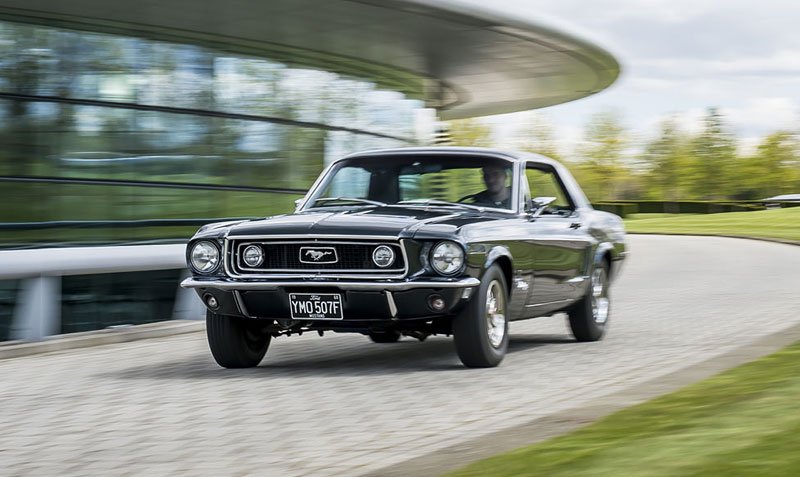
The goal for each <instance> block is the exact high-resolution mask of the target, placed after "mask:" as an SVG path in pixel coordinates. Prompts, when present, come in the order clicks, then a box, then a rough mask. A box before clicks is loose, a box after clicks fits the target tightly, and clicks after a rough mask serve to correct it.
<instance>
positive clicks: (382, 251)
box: [372, 245, 394, 268]
mask: <svg viewBox="0 0 800 477" xmlns="http://www.w3.org/2000/svg"><path fill="white" fill-rule="evenodd" d="M372 261H373V262H375V265H377V266H379V267H381V268H386V267H388V266H389V265H391V264H393V263H394V250H392V249H391V247H388V246H386V245H378V246H377V247H375V250H373V252H372Z"/></svg>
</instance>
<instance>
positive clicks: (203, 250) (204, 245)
mask: <svg viewBox="0 0 800 477" xmlns="http://www.w3.org/2000/svg"><path fill="white" fill-rule="evenodd" d="M187 258H188V260H187V261H188V262H189V268H191V269H192V271H193V272H195V273H198V274H201V275H211V274H212V273H215V272H216V271H217V270H219V268H220V266H221V265H222V253H221V252H220V249H219V245H218V244H217V243H216V242H213V241H211V240H198V241H197V242H195V243H193V244H192V246H191V249H190V250H189V253H188V257H187ZM209 264H210V266H207V265H209Z"/></svg>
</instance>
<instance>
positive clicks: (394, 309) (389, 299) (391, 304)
mask: <svg viewBox="0 0 800 477" xmlns="http://www.w3.org/2000/svg"><path fill="white" fill-rule="evenodd" d="M386 301H387V302H388V303H389V313H391V314H392V318H394V317H396V316H397V303H395V302H394V297H393V296H392V292H390V291H389V290H386Z"/></svg>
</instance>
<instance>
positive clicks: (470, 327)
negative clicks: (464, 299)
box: [453, 265, 508, 368]
mask: <svg viewBox="0 0 800 477" xmlns="http://www.w3.org/2000/svg"><path fill="white" fill-rule="evenodd" d="M507 305H508V287H507V286H506V279H505V276H504V275H503V271H502V270H501V269H500V267H499V266H497V265H492V266H491V267H490V268H489V269H488V270H487V271H486V273H485V274H484V275H483V278H482V279H481V284H480V286H479V287H478V293H477V295H476V296H475V297H474V298H473V299H472V301H470V302H469V303H468V304H467V306H466V307H465V308H464V310H463V311H462V312H461V314H459V315H458V316H457V317H456V319H455V320H453V339H454V341H455V345H456V352H457V353H458V357H459V358H460V359H461V362H462V363H464V366H467V367H470V368H489V367H493V366H497V365H498V364H500V362H501V361H502V360H503V357H504V356H505V354H506V350H507V349H508V316H507V313H508V308H507Z"/></svg>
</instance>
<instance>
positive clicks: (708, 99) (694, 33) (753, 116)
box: [462, 0, 800, 152]
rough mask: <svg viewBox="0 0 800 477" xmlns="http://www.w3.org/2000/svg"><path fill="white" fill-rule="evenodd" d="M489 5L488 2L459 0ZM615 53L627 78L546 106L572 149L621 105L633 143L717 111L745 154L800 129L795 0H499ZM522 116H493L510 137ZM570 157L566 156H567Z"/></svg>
mask: <svg viewBox="0 0 800 477" xmlns="http://www.w3.org/2000/svg"><path fill="white" fill-rule="evenodd" d="M462 1H463V2H465V3H473V4H476V5H485V4H486V1H485V0H462ZM490 5H491V8H492V9H497V10H503V11H504V12H508V13H513V14H517V15H520V16H524V17H528V18H530V19H532V20H534V21H537V22H540V23H544V24H546V25H550V26H554V27H557V28H560V29H562V30H566V31H568V32H570V33H573V34H575V35H578V36H580V37H582V38H585V39H588V40H591V41H594V42H595V43H597V44H599V45H601V46H603V47H604V48H606V49H607V50H609V51H610V52H611V53H612V54H613V55H614V56H615V57H616V58H617V59H618V60H619V62H620V63H621V64H622V68H623V73H622V75H621V77H620V79H618V80H617V82H616V83H615V84H614V85H613V86H611V88H609V89H608V90H606V91H604V92H602V93H599V94H597V95H594V96H592V97H589V98H586V99H581V100H578V101H574V102H572V103H567V104H563V105H558V106H552V107H549V108H545V109H541V110H539V113H538V114H541V115H542V116H544V118H545V119H546V120H548V121H549V122H550V123H552V124H553V125H554V127H555V130H556V135H557V139H558V140H559V141H560V142H561V143H562V144H564V145H565V146H566V147H567V148H569V147H572V146H573V145H574V144H575V142H576V141H578V140H579V139H580V136H581V132H582V128H583V125H584V124H585V123H586V121H587V120H588V118H589V117H590V116H591V115H592V114H593V113H595V112H598V111H604V110H609V109H616V110H617V111H619V113H620V114H621V115H622V117H623V119H624V124H625V126H626V127H627V128H628V129H629V130H630V131H631V132H632V133H633V136H634V139H637V140H639V141H642V140H643V139H646V138H648V137H651V136H653V135H655V134H656V132H657V125H658V123H659V122H660V121H661V120H662V119H664V118H666V117H668V116H670V115H675V116H677V117H678V118H679V119H680V121H681V122H682V124H684V125H685V127H686V129H689V130H696V128H697V127H698V119H699V118H700V117H702V115H703V114H704V112H705V110H706V109H707V108H708V107H710V106H715V107H718V108H719V109H720V111H721V112H722V113H723V114H724V115H725V118H726V120H727V121H728V124H729V125H730V126H731V128H732V129H733V131H734V132H735V133H736V135H737V136H738V137H739V138H741V139H742V143H743V144H742V146H743V147H744V148H745V149H749V148H752V147H753V145H754V144H755V143H756V142H757V141H758V139H759V138H760V137H762V136H764V135H765V134H768V133H770V132H773V131H775V130H778V129H791V130H798V129H799V128H800V108H799V106H800V25H798V23H800V1H798V0H761V1H755V0H616V1H614V0H559V1H557V2H556V1H553V0H493V1H492V2H491V4H490ZM521 119H523V118H520V116H519V115H504V116H496V117H493V118H491V119H490V120H491V122H492V123H493V124H495V125H496V128H497V129H498V132H499V134H500V135H501V136H502V135H504V134H507V133H508V131H509V129H510V128H511V127H512V126H511V125H513V124H515V123H518V122H519V121H520V120H521ZM563 152H567V151H563Z"/></svg>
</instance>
